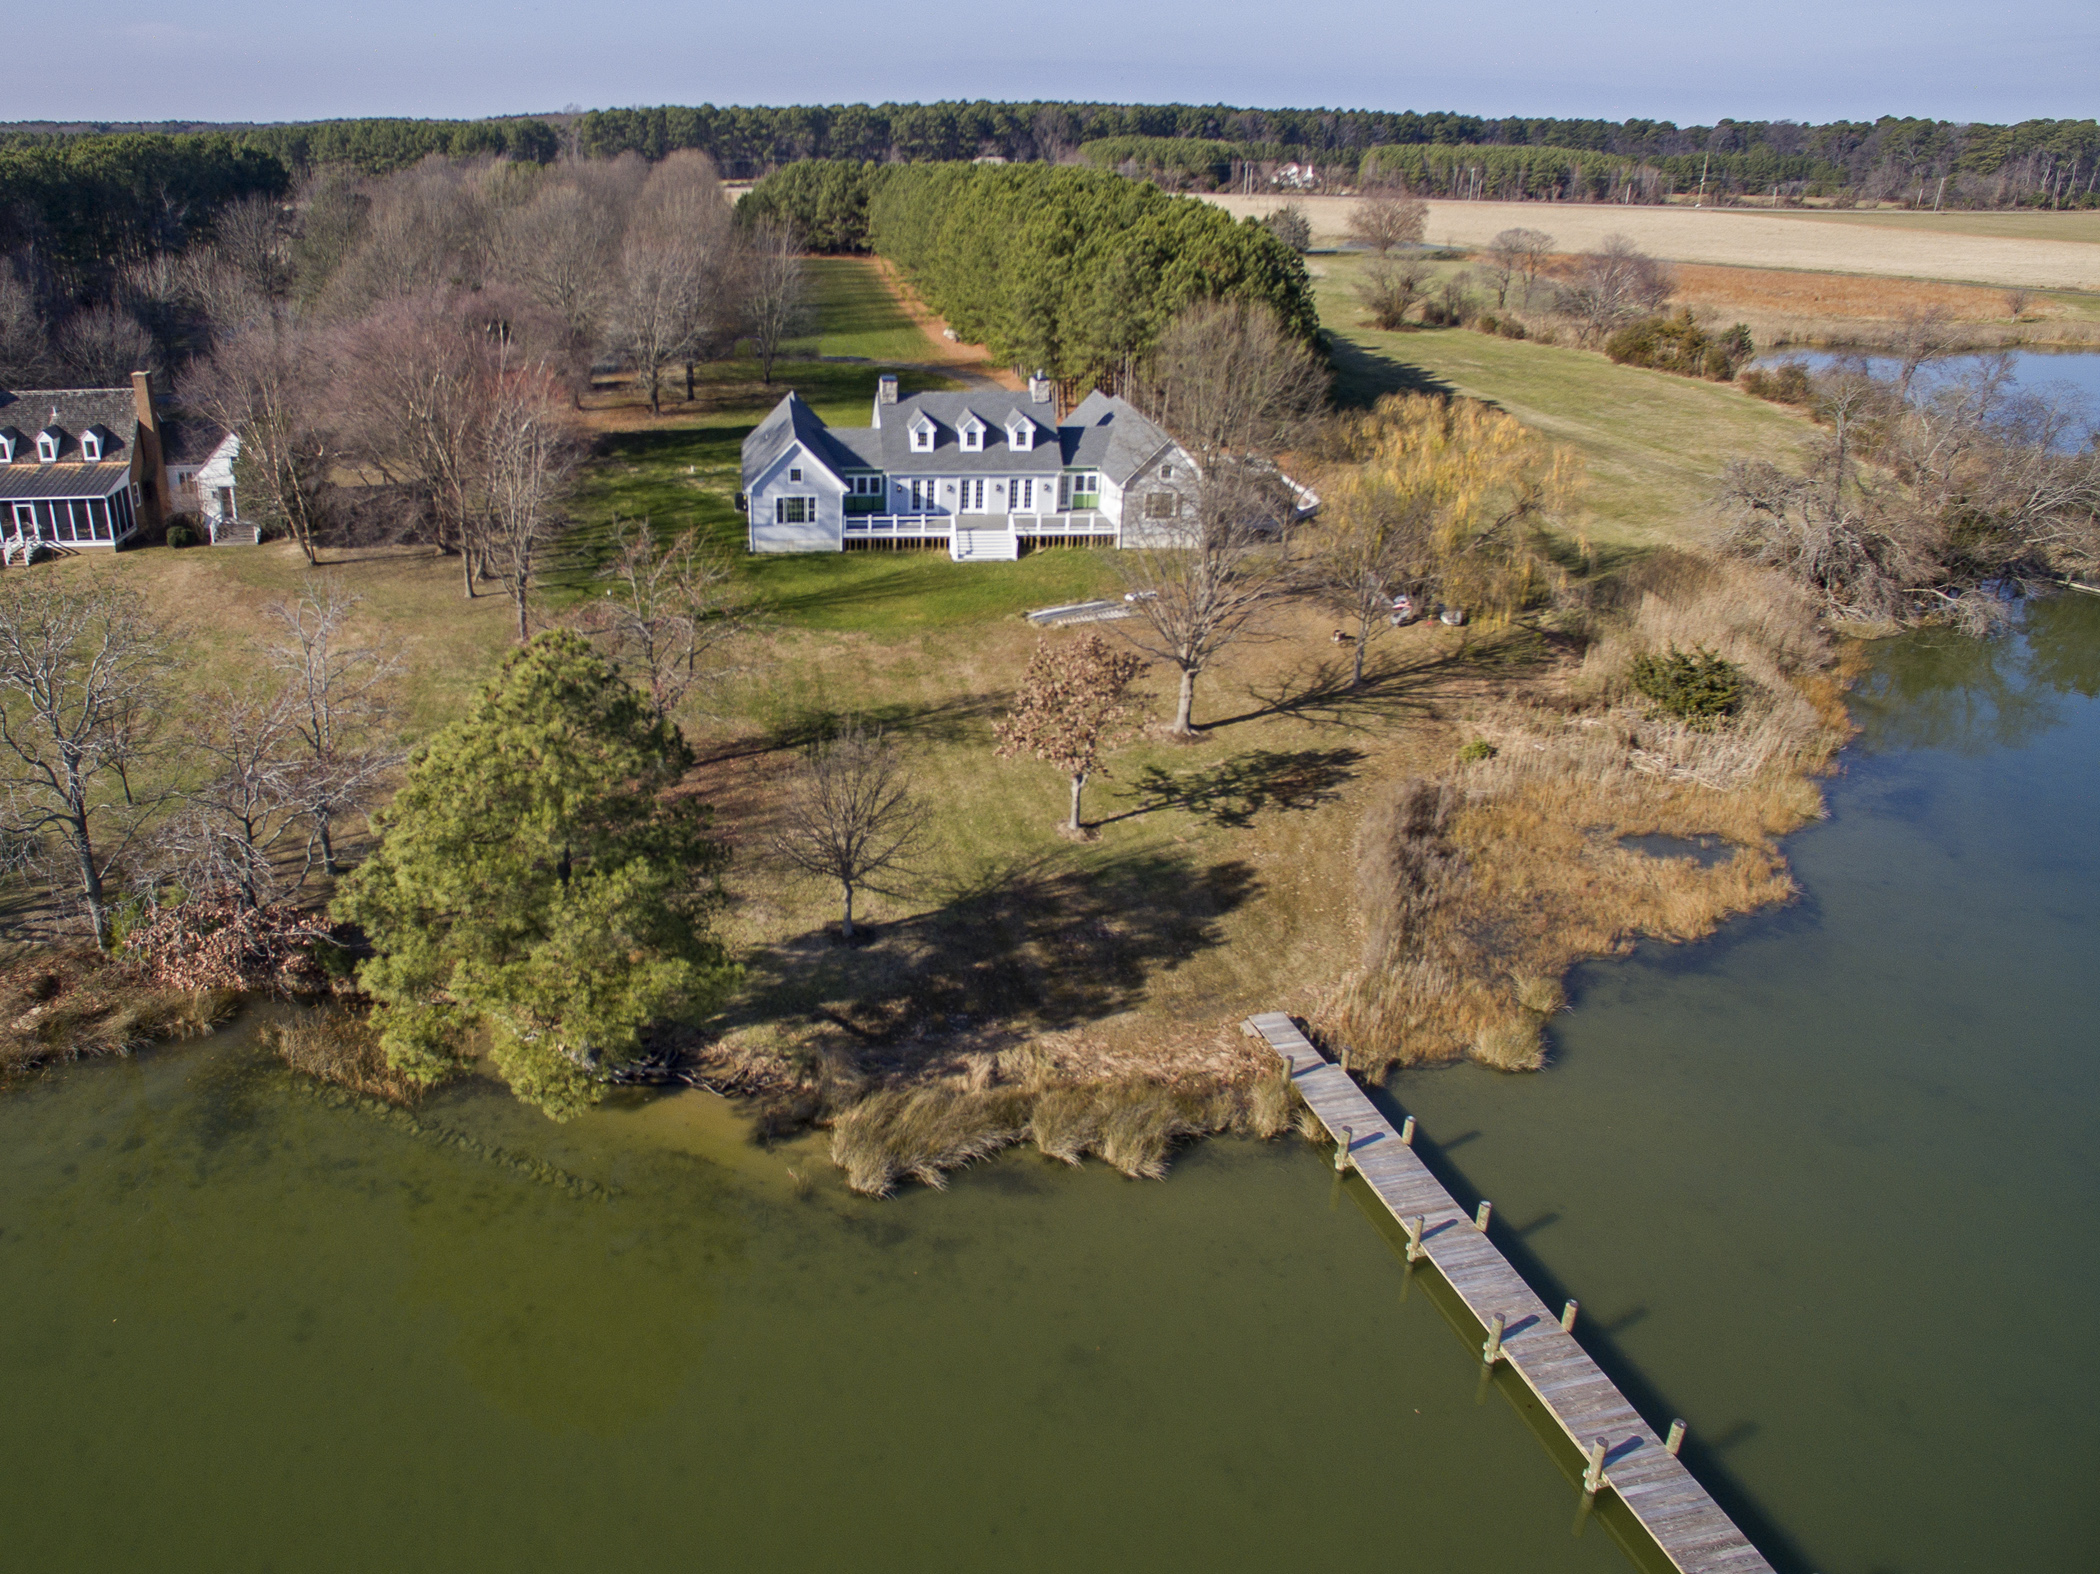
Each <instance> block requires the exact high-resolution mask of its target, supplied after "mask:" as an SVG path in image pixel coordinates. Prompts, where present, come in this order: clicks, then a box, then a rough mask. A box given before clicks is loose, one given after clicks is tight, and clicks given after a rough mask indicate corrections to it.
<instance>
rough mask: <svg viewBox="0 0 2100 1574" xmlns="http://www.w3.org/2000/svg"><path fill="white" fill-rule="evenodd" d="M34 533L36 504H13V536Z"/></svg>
mask: <svg viewBox="0 0 2100 1574" xmlns="http://www.w3.org/2000/svg"><path fill="white" fill-rule="evenodd" d="M35 533H36V504H34V503H17V504H15V534H16V535H18V536H27V535H34V534H35Z"/></svg>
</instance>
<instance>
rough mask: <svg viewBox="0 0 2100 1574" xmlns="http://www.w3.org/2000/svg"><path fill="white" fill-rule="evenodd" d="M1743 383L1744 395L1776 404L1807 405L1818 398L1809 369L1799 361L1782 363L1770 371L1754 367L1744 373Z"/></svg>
mask: <svg viewBox="0 0 2100 1574" xmlns="http://www.w3.org/2000/svg"><path fill="white" fill-rule="evenodd" d="M1741 381H1742V385H1743V392H1744V393H1746V394H1749V395H1750V396H1751V397H1752V398H1755V399H1769V400H1771V401H1772V403H1774V404H1807V403H1808V402H1809V401H1810V400H1812V399H1814V398H1815V396H1816V390H1815V384H1814V383H1813V382H1811V381H1810V379H1809V375H1808V368H1807V367H1806V366H1804V365H1803V364H1802V363H1801V362H1799V361H1782V362H1781V363H1780V364H1779V365H1777V366H1775V367H1773V368H1772V369H1771V370H1770V371H1766V370H1765V369H1764V368H1763V367H1759V366H1753V367H1751V368H1750V370H1748V371H1747V372H1745V373H1743V375H1742V379H1741Z"/></svg>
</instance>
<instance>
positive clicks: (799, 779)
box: [773, 724, 930, 940]
mask: <svg viewBox="0 0 2100 1574" xmlns="http://www.w3.org/2000/svg"><path fill="white" fill-rule="evenodd" d="M929 819H930V816H929V814H928V812H927V810H926V808H925V807H924V805H922V804H921V803H920V801H919V799H918V797H917V796H916V794H915V793H914V792H913V790H912V781H911V773H910V772H909V771H908V770H907V769H906V768H905V764H904V759H903V756H902V755H901V754H900V753H899V752H898V749H897V746H896V745H895V743H893V742H892V741H891V740H890V739H889V738H887V737H885V736H883V734H881V733H879V732H867V731H864V730H863V729H862V728H861V727H860V726H858V725H857V724H856V725H853V726H849V727H848V728H846V729H845V730H844V731H842V732H841V733H839V734H838V736H837V737H835V738H832V739H831V740H829V741H828V742H824V743H818V744H813V745H812V746H811V747H810V749H809V752H808V753H807V754H806V755H805V756H804V758H803V763H802V768H801V769H800V770H799V771H797V772H796V773H795V777H794V780H793V781H792V782H791V783H790V784H789V787H788V798H787V806H786V808H785V810H784V811H783V812H782V816H781V824H780V829H779V830H778V832H776V833H775V836H774V838H773V846H774V850H775V851H776V852H777V853H778V854H779V855H780V857H781V858H782V859H783V860H785V861H786V862H787V863H788V864H789V865H791V866H792V867H794V868H796V869H799V870H801V871H802V872H803V873H805V874H812V875H816V876H817V877H818V878H820V879H825V880H830V881H832V882H833V883H835V884H836V885H837V886H838V887H839V890H840V892H841V893H842V895H843V897H844V902H845V908H844V915H845V916H844V919H843V921H842V923H841V933H842V934H843V936H844V938H846V939H848V940H851V939H852V938H853V897H854V893H855V892H857V891H861V890H864V889H875V888H876V887H874V885H873V882H874V881H876V880H878V879H883V878H885V877H893V876H896V875H899V874H902V873H903V872H904V871H905V868H906V865H907V864H908V862H909V861H910V859H911V857H912V855H913V854H914V853H915V852H916V851H917V850H918V849H919V848H920V847H921V846H922V845H923V844H924V841H925V836H926V828H927V825H928V822H929Z"/></svg>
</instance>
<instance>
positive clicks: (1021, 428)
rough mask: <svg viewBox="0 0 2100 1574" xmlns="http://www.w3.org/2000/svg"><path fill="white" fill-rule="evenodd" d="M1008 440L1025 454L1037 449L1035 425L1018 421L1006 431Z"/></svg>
mask: <svg viewBox="0 0 2100 1574" xmlns="http://www.w3.org/2000/svg"><path fill="white" fill-rule="evenodd" d="M1006 440H1007V442H1008V443H1010V444H1012V445H1013V446H1014V447H1015V448H1018V449H1019V450H1021V452H1023V453H1027V452H1028V451H1029V450H1030V449H1032V448H1033V447H1035V425H1034V423H1033V422H1030V421H1016V422H1014V424H1013V425H1012V426H1009V427H1008V428H1007V429H1006Z"/></svg>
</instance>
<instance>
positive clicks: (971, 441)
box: [961, 421, 984, 454]
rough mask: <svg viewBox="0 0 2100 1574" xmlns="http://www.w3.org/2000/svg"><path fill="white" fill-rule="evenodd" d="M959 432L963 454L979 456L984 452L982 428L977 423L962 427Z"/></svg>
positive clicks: (973, 422)
mask: <svg viewBox="0 0 2100 1574" xmlns="http://www.w3.org/2000/svg"><path fill="white" fill-rule="evenodd" d="M961 431H962V446H963V452H964V453H966V454H981V453H983V452H984V427H983V426H982V425H981V424H980V423H979V422H976V421H972V422H971V423H970V424H969V425H968V426H965V427H963V428H962V429H961Z"/></svg>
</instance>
